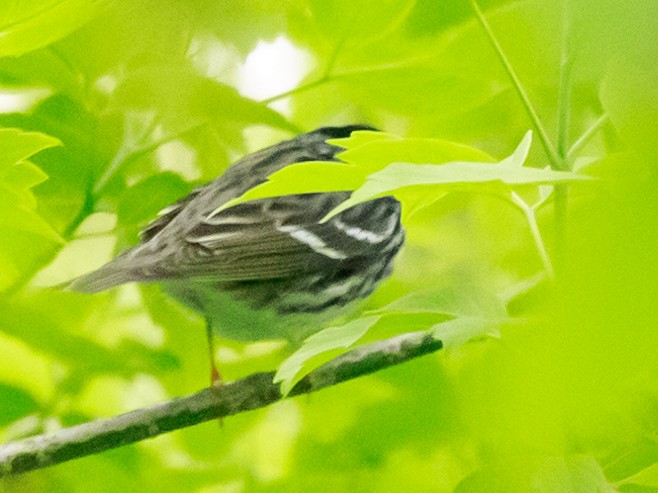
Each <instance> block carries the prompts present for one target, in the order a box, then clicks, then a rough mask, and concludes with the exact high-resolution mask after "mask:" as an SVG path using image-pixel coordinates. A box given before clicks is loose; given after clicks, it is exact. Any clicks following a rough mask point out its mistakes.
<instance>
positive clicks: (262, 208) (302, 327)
mask: <svg viewBox="0 0 658 493" xmlns="http://www.w3.org/2000/svg"><path fill="white" fill-rule="evenodd" d="M357 130H375V129H374V128H373V127H370V126H368V125H347V126H341V127H322V128H319V129H317V130H314V131H311V132H308V133H304V134H300V135H298V136H296V137H294V138H292V139H290V140H287V141H283V142H280V143H278V144H275V145H272V146H270V147H267V148H265V149H262V150H260V151H258V152H255V153H252V154H248V155H246V156H245V157H243V158H242V159H240V160H238V161H237V162H236V163H234V164H233V165H231V166H229V167H228V168H227V169H226V171H225V172H224V173H223V174H222V175H221V176H220V177H219V178H217V179H215V180H214V181H211V182H209V183H207V184H205V185H203V186H200V187H199V188H196V189H195V190H193V191H192V192H191V193H190V194H189V195H187V196H185V197H183V198H181V199H180V200H178V201H177V202H175V203H174V204H172V205H170V206H168V207H166V208H164V209H163V210H162V211H160V213H159V214H158V216H157V217H156V218H155V219H153V220H152V221H151V222H150V223H148V224H147V225H146V227H145V228H144V229H143V230H142V231H141V233H140V241H139V243H137V244H136V245H135V246H133V247H131V248H129V249H127V250H126V251H124V252H122V253H121V254H119V255H118V256H116V257H115V258H114V259H113V260H111V261H109V262H108V263H106V264H105V265H103V266H101V267H100V268H99V269H97V270H95V271H92V272H90V273H87V274H84V275H82V276H80V277H78V278H76V279H74V280H72V281H71V282H70V283H69V284H68V286H67V289H68V290H70V291H77V292H83V293H96V292H99V291H103V290H107V289H110V288H113V287H115V286H119V285H121V284H125V283H129V282H138V283H158V284H160V285H161V288H162V289H163V290H164V291H165V292H166V293H167V294H169V295H170V296H172V297H173V298H175V299H176V300H178V301H179V302H181V303H182V304H184V305H186V306H187V307H189V308H191V309H192V310H194V311H196V312H198V313H200V314H201V315H203V316H204V317H205V319H206V335H207V339H208V348H209V352H210V367H211V384H213V385H218V384H221V376H220V374H219V371H218V370H217V368H216V364H215V359H214V346H213V340H214V338H215V337H223V338H227V339H233V340H237V341H244V342H250V341H259V340H268V339H285V340H288V341H289V342H291V343H292V344H293V345H299V344H301V342H302V341H303V340H304V338H306V337H307V336H309V335H311V334H313V333H315V332H317V331H319V330H321V329H322V328H325V327H326V325H327V324H328V323H330V322H331V321H332V320H334V319H336V318H337V317H339V316H340V315H342V314H346V313H349V312H351V311H354V310H355V309H358V306H359V305H360V304H361V302H362V301H363V300H364V299H366V298H367V297H368V296H369V295H370V294H371V293H372V292H373V291H374V290H375V288H376V287H377V286H378V285H379V284H380V282H381V281H383V280H384V279H385V278H387V277H388V276H389V275H390V274H391V272H392V269H393V263H394V260H395V258H396V256H397V254H398V252H399V251H400V249H401V247H402V246H403V244H404V240H405V231H404V228H403V226H402V224H401V221H400V218H401V205H400V202H399V201H398V200H396V199H395V198H394V197H392V196H386V197H380V198H376V199H374V200H370V201H368V202H364V203H360V204H358V205H355V206H353V207H351V208H349V209H347V210H345V211H343V212H341V213H340V214H338V215H335V216H333V217H332V218H331V219H329V220H328V221H326V222H321V220H322V219H323V218H324V216H325V215H327V213H329V212H330V211H331V210H332V209H334V208H335V207H336V206H337V205H339V204H340V203H342V202H343V201H345V200H346V199H347V198H349V196H350V195H351V192H352V191H351V190H344V191H336V192H322V193H304V194H296V195H287V196H280V197H273V198H264V199H257V200H252V201H248V202H243V203H240V204H238V205H234V206H232V207H228V208H225V209H222V210H221V211H219V212H217V209H218V208H220V207H221V206H222V205H224V204H226V203H227V202H228V201H229V200H232V199H235V198H237V197H239V196H241V195H242V194H244V193H245V192H246V191H248V190H250V189H252V188H253V187H255V186H257V185H259V184H261V183H264V182H265V181H267V178H268V176H269V175H271V174H272V173H274V172H276V171H278V170H280V169H282V168H283V167H285V166H287V165H290V164H293V163H301V162H305V161H317V160H322V161H337V162H340V158H339V156H338V154H339V153H340V152H341V151H342V150H343V148H341V147H339V146H337V145H334V144H331V143H329V142H327V141H328V140H331V139H340V138H346V137H349V136H350V135H351V133H352V132H354V131H357Z"/></svg>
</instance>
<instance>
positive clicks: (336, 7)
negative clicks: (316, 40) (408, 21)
mask: <svg viewBox="0 0 658 493" xmlns="http://www.w3.org/2000/svg"><path fill="white" fill-rule="evenodd" d="M308 3H309V9H310V11H311V14H312V15H313V18H314V21H315V23H316V25H317V27H318V28H319V30H320V31H321V33H322V34H323V35H324V36H325V37H326V38H329V39H339V40H341V41H343V42H344V43H345V44H347V45H349V44H351V43H359V44H362V43H363V42H364V40H368V39H377V38H381V37H383V36H385V35H386V34H387V33H389V32H390V31H391V30H393V29H395V28H396V27H397V26H398V25H399V24H400V23H401V22H402V21H403V20H404V19H405V18H406V17H407V16H408V15H409V12H410V11H411V9H412V7H413V6H414V4H415V3H416V2H415V1H410V0H404V1H400V0H384V1H382V0H365V1H363V2H352V1H350V0H311V1H310V2H308ZM337 12H340V15H336V13H337Z"/></svg>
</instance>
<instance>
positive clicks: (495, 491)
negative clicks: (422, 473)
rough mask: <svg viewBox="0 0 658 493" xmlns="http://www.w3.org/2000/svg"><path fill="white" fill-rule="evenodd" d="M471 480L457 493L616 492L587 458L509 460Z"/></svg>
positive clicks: (471, 476) (558, 457) (461, 484)
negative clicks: (529, 492) (530, 492)
mask: <svg viewBox="0 0 658 493" xmlns="http://www.w3.org/2000/svg"><path fill="white" fill-rule="evenodd" d="M508 459H509V460H508V461H506V462H503V463H501V464H495V465H490V466H486V467H484V468H482V469H481V470H480V471H477V472H475V473H474V474H472V475H470V476H468V477H467V478H466V479H464V480H463V481H462V482H461V483H460V484H459V485H458V486H457V488H456V489H455V490H454V491H455V493H476V492H477V493H483V492H484V493H525V492H528V491H532V492H536V493H557V492H559V493H580V492H584V491H591V492H597V493H598V492H600V493H604V492H607V491H613V489H612V488H611V486H610V485H609V484H608V482H607V481H606V479H605V475H604V474H603V471H602V470H601V466H599V464H597V462H596V461H595V460H594V459H593V458H592V457H588V456H583V455H569V456H557V457H541V458H537V457H530V458H526V457H518V456H514V457H509V458H508Z"/></svg>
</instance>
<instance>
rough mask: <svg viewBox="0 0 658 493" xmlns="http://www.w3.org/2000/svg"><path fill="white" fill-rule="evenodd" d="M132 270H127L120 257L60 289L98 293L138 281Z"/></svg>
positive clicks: (65, 284)
mask: <svg viewBox="0 0 658 493" xmlns="http://www.w3.org/2000/svg"><path fill="white" fill-rule="evenodd" d="M132 270H133V269H128V268H125V267H124V266H123V262H121V257H118V258H116V259H115V260H113V261H112V262H109V263H107V264H105V265H104V266H102V267H101V268H100V269H98V270H95V271H93V272H90V273H88V274H84V275H82V276H80V277H76V278H75V279H73V280H71V281H68V282H66V283H64V284H61V285H60V286H58V287H60V288H62V289H65V290H66V291H77V292H79V293H98V292H99V291H104V290H106V289H110V288H113V287H115V286H119V285H120V284H125V283H127V282H131V281H135V280H137V277H136V276H135V275H134V273H133V272H132Z"/></svg>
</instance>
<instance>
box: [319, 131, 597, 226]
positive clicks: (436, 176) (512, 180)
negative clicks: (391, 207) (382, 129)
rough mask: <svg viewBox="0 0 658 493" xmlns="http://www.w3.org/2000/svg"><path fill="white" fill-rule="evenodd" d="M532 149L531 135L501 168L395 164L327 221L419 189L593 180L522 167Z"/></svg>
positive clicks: (478, 188) (368, 182) (477, 164)
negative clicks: (530, 145) (379, 200)
mask: <svg viewBox="0 0 658 493" xmlns="http://www.w3.org/2000/svg"><path fill="white" fill-rule="evenodd" d="M528 146H529V134H526V136H525V137H524V139H523V140H522V141H521V143H520V144H519V146H518V147H517V149H516V150H515V151H514V152H513V153H512V154H511V155H510V156H509V157H507V158H505V159H503V160H502V161H500V162H499V163H498V164H497V165H496V164H491V163H489V162H475V161H452V162H448V163H445V164H440V165H437V164H409V163H406V162H397V163H392V164H390V165H388V166H387V167H386V168H384V169H383V170H381V171H377V172H375V173H372V174H371V175H369V176H368V178H367V180H366V182H365V183H364V184H363V185H362V186H361V187H360V188H359V189H357V190H355V191H354V193H353V194H352V196H351V197H350V198H349V199H348V200H346V201H345V202H343V203H342V204H340V205H339V206H338V207H336V208H335V209H334V210H332V211H331V212H330V213H329V214H327V215H326V216H325V217H324V218H323V221H327V220H329V219H330V218H332V217H333V216H335V215H337V214H340V213H341V212H343V211H344V210H346V209H349V208H350V207H353V206H355V205H357V204H360V203H363V202H367V201H369V200H372V199H375V198H377V197H382V196H386V195H392V194H395V193H396V192H398V191H400V190H403V189H409V188H411V187H418V188H419V191H420V192H426V191H427V188H430V187H431V189H439V190H467V191H475V192H481V191H490V190H492V189H493V190H497V189H499V188H500V187H501V186H504V187H514V186H521V185H543V184H547V183H552V184H556V183H566V182H572V181H582V180H588V179H589V178H588V177H587V176H584V175H579V174H577V173H570V172H566V171H553V170H551V169H537V168H528V167H520V166H519V163H521V162H523V161H522V160H523V159H525V157H526V156H527V152H528Z"/></svg>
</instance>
